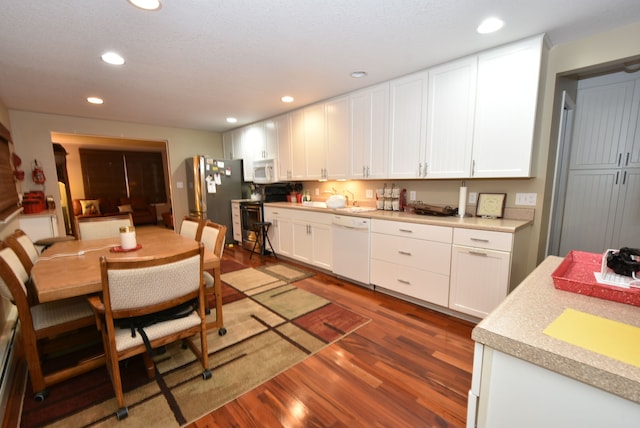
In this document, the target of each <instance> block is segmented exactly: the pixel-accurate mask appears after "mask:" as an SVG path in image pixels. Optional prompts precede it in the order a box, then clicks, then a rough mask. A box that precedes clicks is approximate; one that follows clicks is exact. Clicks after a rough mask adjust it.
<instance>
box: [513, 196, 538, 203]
mask: <svg viewBox="0 0 640 428" xmlns="http://www.w3.org/2000/svg"><path fill="white" fill-rule="evenodd" d="M537 202H538V194H537V193H516V205H526V206H535V205H536V203H537Z"/></svg>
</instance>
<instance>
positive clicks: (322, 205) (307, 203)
mask: <svg viewBox="0 0 640 428" xmlns="http://www.w3.org/2000/svg"><path fill="white" fill-rule="evenodd" d="M302 206H305V207H315V208H327V203H326V202H316V201H304V202H303V203H302Z"/></svg>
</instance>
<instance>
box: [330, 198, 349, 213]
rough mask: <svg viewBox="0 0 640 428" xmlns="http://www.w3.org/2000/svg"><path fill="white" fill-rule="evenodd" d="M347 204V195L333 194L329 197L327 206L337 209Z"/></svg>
mask: <svg viewBox="0 0 640 428" xmlns="http://www.w3.org/2000/svg"><path fill="white" fill-rule="evenodd" d="M346 206H347V197H346V196H344V195H331V196H329V198H328V199H327V208H331V209H334V210H335V209H337V208H344V207H346Z"/></svg>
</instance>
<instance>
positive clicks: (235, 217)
mask: <svg viewBox="0 0 640 428" xmlns="http://www.w3.org/2000/svg"><path fill="white" fill-rule="evenodd" d="M231 224H232V227H233V240H234V241H236V242H239V243H240V242H242V217H240V202H231Z"/></svg>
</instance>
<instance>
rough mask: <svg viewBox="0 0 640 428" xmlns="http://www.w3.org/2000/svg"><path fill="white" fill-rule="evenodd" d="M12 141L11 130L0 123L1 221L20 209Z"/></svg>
mask: <svg viewBox="0 0 640 428" xmlns="http://www.w3.org/2000/svg"><path fill="white" fill-rule="evenodd" d="M10 141H11V134H10V133H9V130H8V129H7V128H5V127H4V126H3V125H2V124H1V123H0V221H4V220H6V219H7V217H9V216H10V215H11V214H13V213H14V212H16V211H17V210H18V209H19V207H18V192H17V191H16V183H15V180H14V178H13V167H12V165H11V150H10V147H9V146H10Z"/></svg>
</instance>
